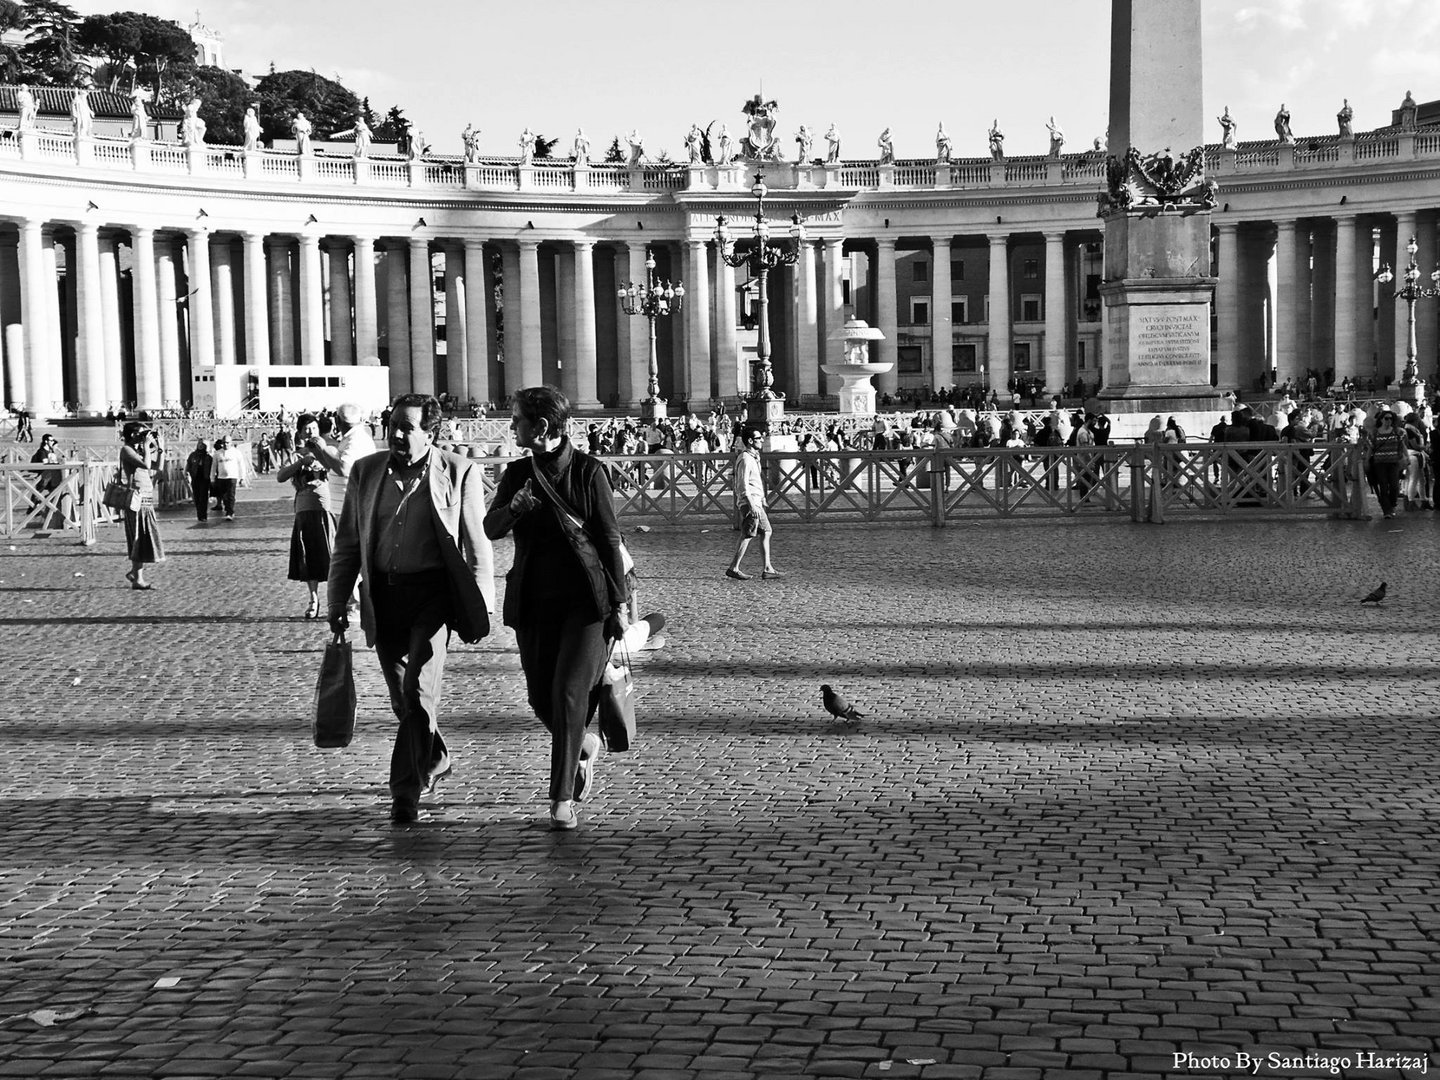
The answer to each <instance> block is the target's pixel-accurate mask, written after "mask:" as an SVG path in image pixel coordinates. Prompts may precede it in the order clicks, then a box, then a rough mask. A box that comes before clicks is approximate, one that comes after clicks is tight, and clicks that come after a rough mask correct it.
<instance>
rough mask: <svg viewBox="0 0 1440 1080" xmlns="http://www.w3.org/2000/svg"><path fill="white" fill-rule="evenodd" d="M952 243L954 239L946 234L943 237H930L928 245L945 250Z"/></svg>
mask: <svg viewBox="0 0 1440 1080" xmlns="http://www.w3.org/2000/svg"><path fill="white" fill-rule="evenodd" d="M954 242H955V237H953V236H951V235H950V234H948V233H947V234H946V235H944V236H931V237H930V243H931V245H932V246H933V247H947V248H948V247H949V246H950V245H951V244H953V243H954Z"/></svg>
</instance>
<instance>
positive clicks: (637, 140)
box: [625, 128, 645, 169]
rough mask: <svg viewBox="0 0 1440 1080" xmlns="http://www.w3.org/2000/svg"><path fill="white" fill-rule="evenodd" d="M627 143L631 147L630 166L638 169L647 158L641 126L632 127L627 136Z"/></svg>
mask: <svg viewBox="0 0 1440 1080" xmlns="http://www.w3.org/2000/svg"><path fill="white" fill-rule="evenodd" d="M625 145H626V146H628V147H630V167H631V168H632V169H637V168H639V167H640V164H641V163H642V162H643V161H644V160H645V141H644V140H643V139H642V138H641V137H640V129H639V128H631V129H630V131H629V133H628V134H627V135H626V136H625Z"/></svg>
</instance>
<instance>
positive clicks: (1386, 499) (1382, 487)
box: [1375, 461, 1400, 514]
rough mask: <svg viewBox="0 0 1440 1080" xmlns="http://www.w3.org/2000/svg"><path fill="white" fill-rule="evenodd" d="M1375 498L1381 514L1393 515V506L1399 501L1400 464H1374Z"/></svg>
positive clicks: (1384, 462) (1385, 462)
mask: <svg viewBox="0 0 1440 1080" xmlns="http://www.w3.org/2000/svg"><path fill="white" fill-rule="evenodd" d="M1375 497H1376V498H1377V499H1379V500H1380V512H1381V513H1382V514H1393V513H1395V504H1396V503H1397V502H1399V501H1400V463H1399V462H1398V461H1377V462H1375Z"/></svg>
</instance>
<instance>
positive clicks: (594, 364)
mask: <svg viewBox="0 0 1440 1080" xmlns="http://www.w3.org/2000/svg"><path fill="white" fill-rule="evenodd" d="M575 369H576V370H575V387H576V390H575V398H574V402H575V404H576V405H579V406H580V407H581V408H585V409H596V408H599V407H600V390H599V377H600V376H599V359H598V357H597V349H596V343H595V241H593V240H587V239H580V240H576V241H575Z"/></svg>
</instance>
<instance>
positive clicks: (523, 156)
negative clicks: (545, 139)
mask: <svg viewBox="0 0 1440 1080" xmlns="http://www.w3.org/2000/svg"><path fill="white" fill-rule="evenodd" d="M520 164H521V165H533V164H535V133H534V132H533V131H531V130H530V128H529V127H528V126H527V127H526V128H525V130H524V131H522V132H521V133H520Z"/></svg>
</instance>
